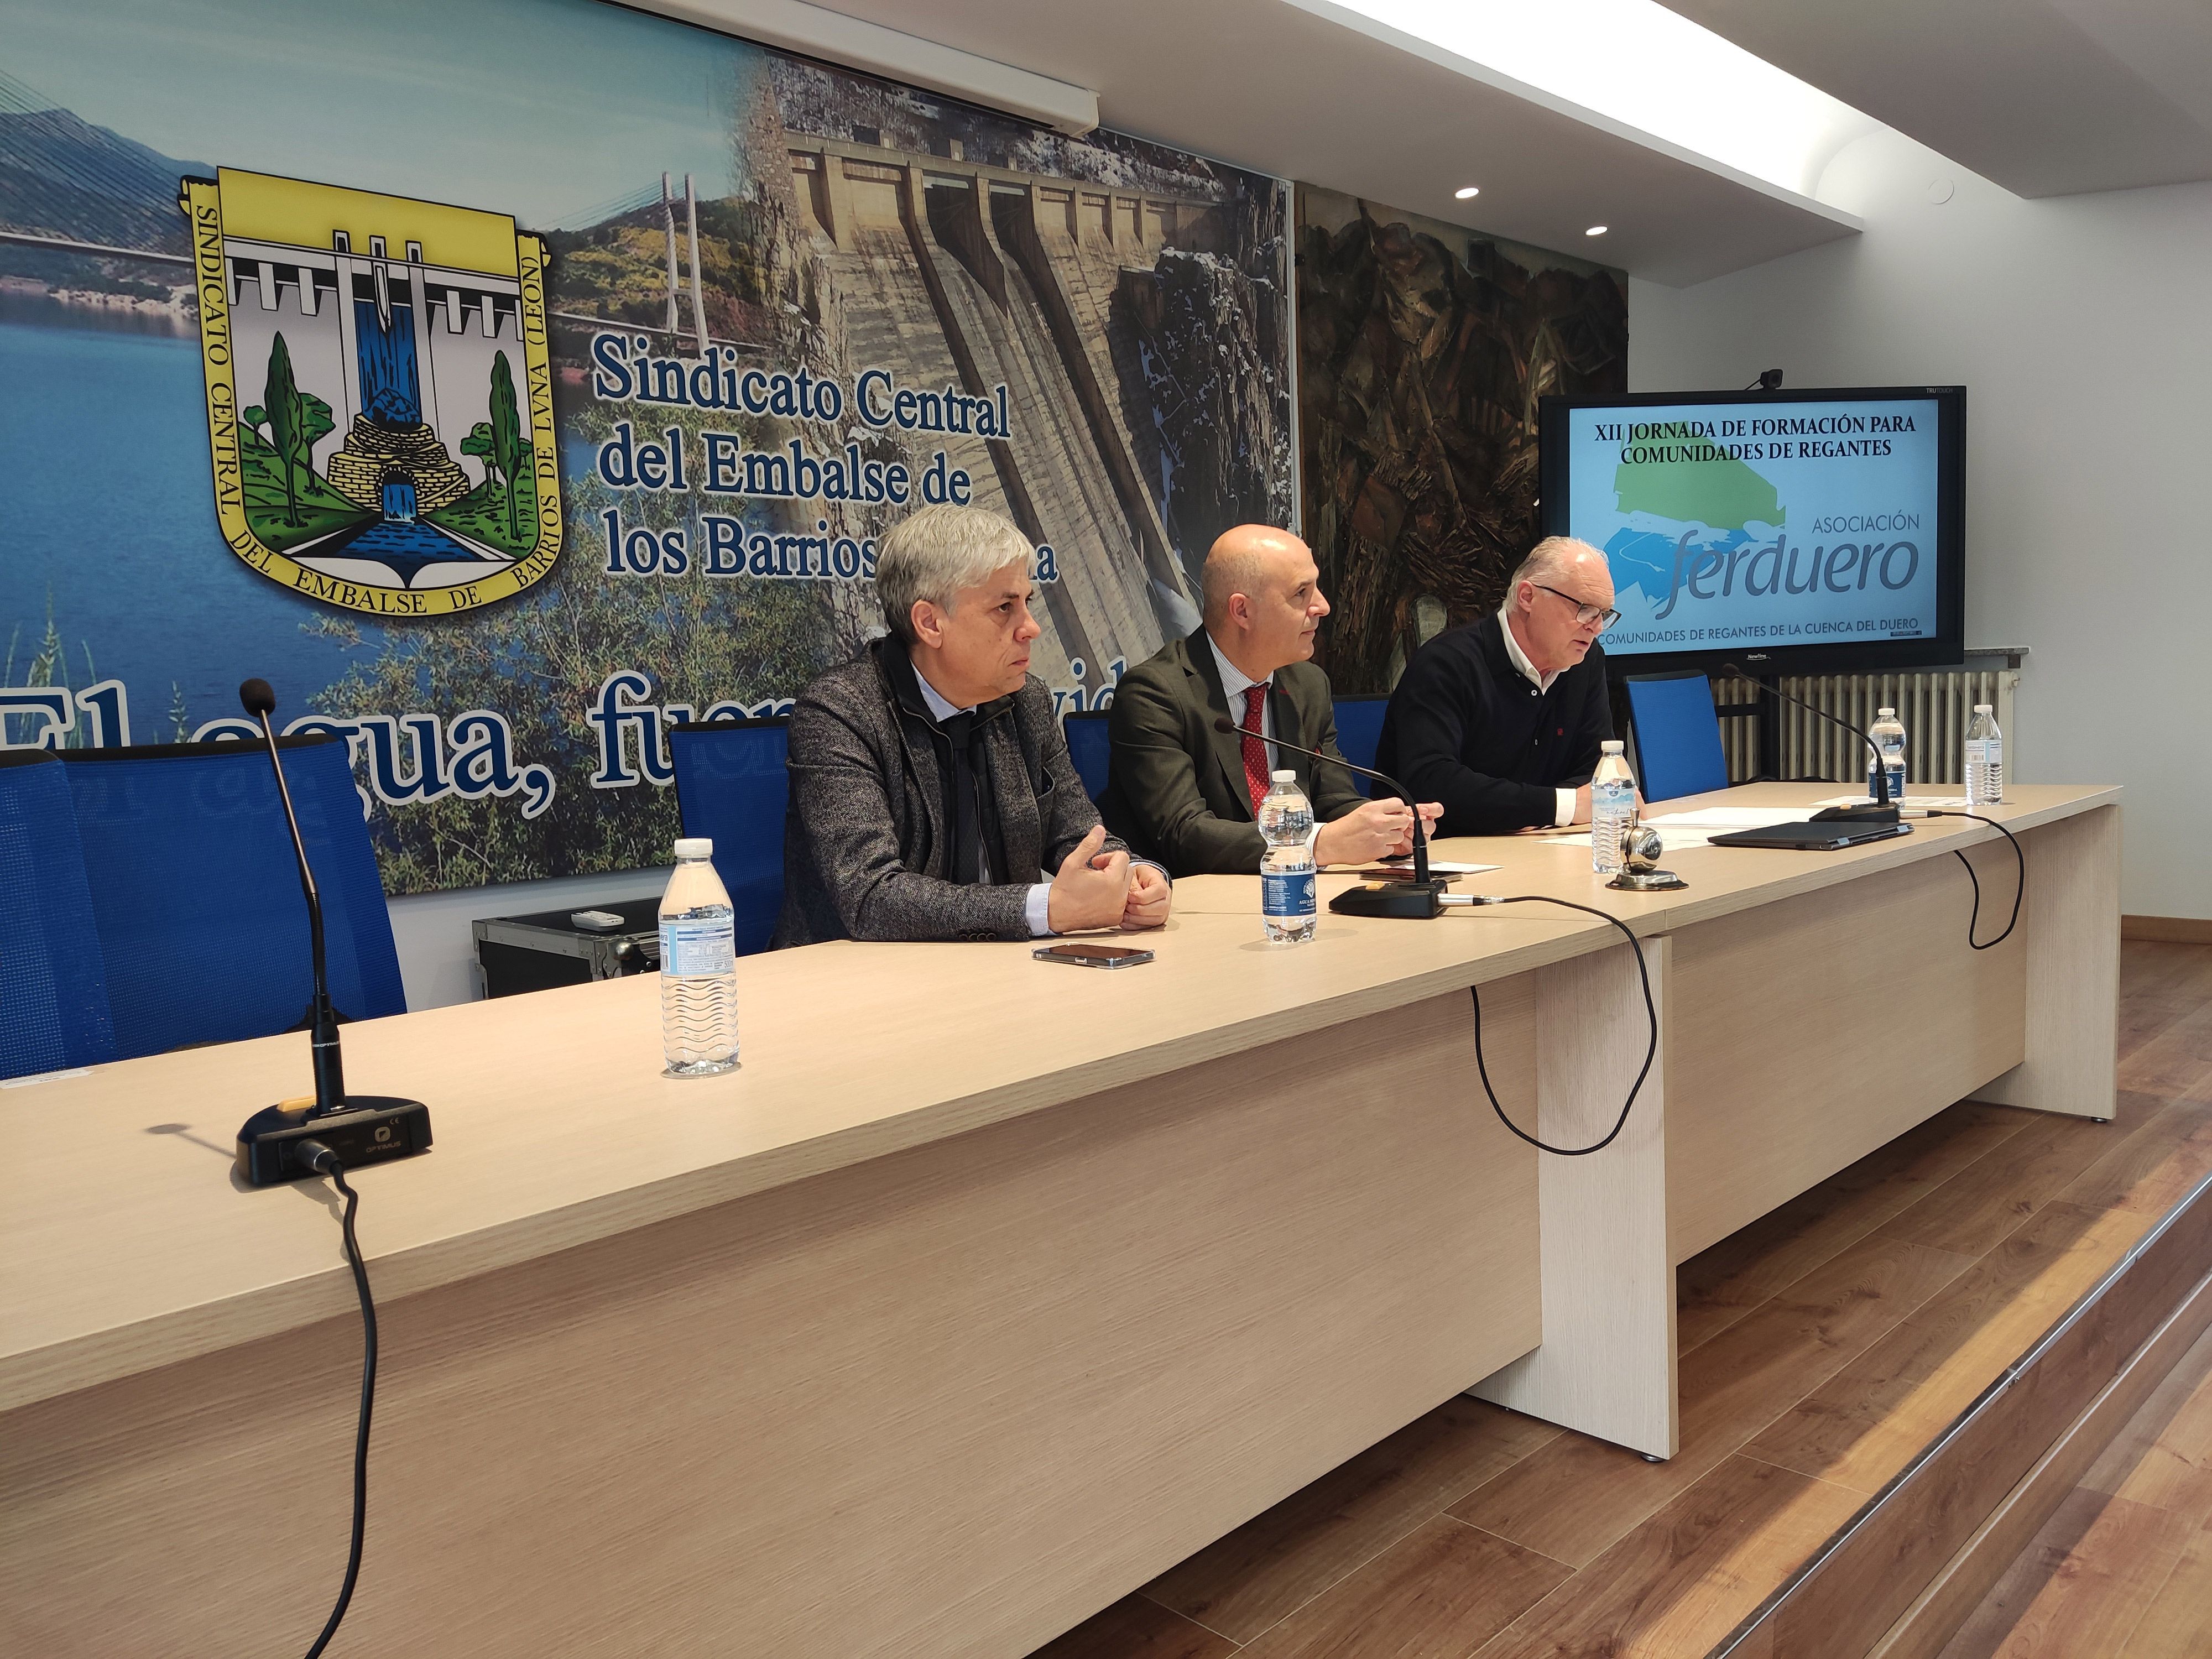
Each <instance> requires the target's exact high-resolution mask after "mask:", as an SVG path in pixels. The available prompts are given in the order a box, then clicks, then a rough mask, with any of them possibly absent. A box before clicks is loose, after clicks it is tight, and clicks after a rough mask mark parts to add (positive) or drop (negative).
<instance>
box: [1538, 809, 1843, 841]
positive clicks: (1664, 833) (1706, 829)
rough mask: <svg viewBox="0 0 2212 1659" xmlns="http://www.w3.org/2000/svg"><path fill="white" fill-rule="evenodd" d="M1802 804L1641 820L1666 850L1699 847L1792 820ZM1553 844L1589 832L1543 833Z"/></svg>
mask: <svg viewBox="0 0 2212 1659" xmlns="http://www.w3.org/2000/svg"><path fill="white" fill-rule="evenodd" d="M1810 810H1811V809H1810V808H1808V807H1803V806H1766V807H1754V806H1701V807H1699V808H1698V809H1697V810H1696V811H1690V812H1662V813H1659V814H1656V815H1655V816H1654V817H1648V818H1646V819H1644V823H1648V824H1650V826H1651V827H1652V828H1653V829H1656V830H1657V831H1658V832H1659V840H1660V843H1661V844H1662V846H1664V847H1665V848H1666V849H1667V850H1668V852H1670V853H1673V852H1679V851H1680V849H1682V848H1685V847H1703V846H1704V845H1705V843H1706V842H1709V841H1710V840H1711V839H1712V837H1713V836H1723V835H1726V834H1727V833H1728V832H1729V830H1731V829H1766V828H1768V827H1769V826H1770V825H1772V824H1777V823H1797V822H1799V821H1800V820H1801V819H1802V818H1803V817H1804V816H1805V814H1806V813H1807V812H1808V811H1810ZM1546 839H1547V840H1548V841H1550V842H1552V844H1553V846H1555V847H1587V846H1589V844H1590V838H1589V830H1587V829H1585V830H1583V832H1582V833H1581V834H1579V835H1574V836H1547V837H1546Z"/></svg>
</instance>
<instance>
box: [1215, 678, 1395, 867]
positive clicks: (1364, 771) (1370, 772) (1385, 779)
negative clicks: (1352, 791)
mask: <svg viewBox="0 0 2212 1659" xmlns="http://www.w3.org/2000/svg"><path fill="white" fill-rule="evenodd" d="M1213 729H1214V730H1215V731H1217V732H1226V733H1228V734H1229V735H1230V736H1231V737H1232V738H1260V741H1261V742H1262V743H1264V744H1271V745H1273V747H1275V748H1277V749H1287V750H1290V751H1291V753H1292V754H1294V755H1304V756H1305V757H1307V758H1308V759H1310V760H1317V761H1326V762H1327V763H1328V764H1329V765H1331V766H1341V767H1342V768H1343V769H1345V770H1346V771H1347V772H1357V773H1358V774H1359V775H1360V776H1361V777H1363V778H1372V779H1374V780H1375V781H1376V782H1377V783H1385V784H1388V785H1389V786H1390V787H1391V789H1392V790H1394V791H1395V793H1398V794H1399V795H1401V796H1403V797H1404V799H1405V802H1406V805H1408V806H1413V882H1414V884H1415V885H1417V886H1419V885H1422V884H1425V883H1426V882H1427V881H1428V879H1429V837H1428V832H1427V830H1426V829H1425V827H1424V826H1423V824H1422V823H1421V809H1420V808H1419V807H1418V806H1414V805H1413V791H1412V790H1410V789H1408V788H1407V787H1406V786H1405V785H1404V784H1402V783H1401V782H1399V781H1398V780H1397V779H1395V778H1394V777H1391V776H1389V775H1388V774H1387V773H1383V772H1378V771H1376V769H1374V768H1373V767H1371V766H1355V765H1354V764H1352V762H1350V761H1348V760H1346V759H1345V758H1344V757H1343V756H1341V755H1324V754H1323V753H1322V751H1321V750H1318V749H1304V748H1301V747H1300V746H1299V745H1298V744H1295V743H1285V742H1284V741H1283V740H1282V739H1281V738H1261V737H1260V734H1259V733H1258V732H1247V731H1246V730H1245V729H1244V728H1243V726H1239V725H1237V722H1236V721H1234V720H1231V719H1230V718H1229V717H1228V716H1227V715H1225V714H1217V715H1216V716H1214V720H1213Z"/></svg>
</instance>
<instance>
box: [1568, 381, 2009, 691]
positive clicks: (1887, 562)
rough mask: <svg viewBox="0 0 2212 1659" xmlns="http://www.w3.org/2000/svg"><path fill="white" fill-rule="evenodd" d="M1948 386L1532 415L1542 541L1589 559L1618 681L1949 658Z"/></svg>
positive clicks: (1952, 394) (1956, 457)
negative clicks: (1698, 670) (1600, 557)
mask: <svg viewBox="0 0 2212 1659" xmlns="http://www.w3.org/2000/svg"><path fill="white" fill-rule="evenodd" d="M1539 432H1540V441H1539V457H1540V460H1541V475H1542V507H1541V518H1542V522H1543V526H1544V532H1545V533H1546V534H1547V535H1560V536H1573V537H1577V538H1579V539H1581V540H1583V541H1586V542H1589V543H1590V544H1592V545H1594V546H1596V547H1599V548H1602V549H1603V550H1605V554H1606V557H1607V561H1608V562H1610V563H1611V565H1612V568H1613V589H1614V592H1615V593H1616V595H1617V596H1618V597H1617V598H1616V599H1615V600H1614V604H1615V605H1616V607H1617V608H1618V609H1619V610H1620V621H1618V622H1616V623H1613V627H1612V628H1611V629H1608V630H1607V633H1606V635H1605V636H1604V638H1603V639H1602V641H1601V644H1602V645H1603V646H1604V647H1605V653H1606V655H1607V658H1608V659H1611V660H1612V662H1613V671H1614V672H1615V673H1630V674H1633V673H1643V672H1650V671H1661V670H1667V669H1674V668H1695V667H1705V668H1711V667H1714V666H1717V665H1718V664H1719V663H1720V662H1721V661H1723V659H1734V660H1735V661H1737V662H1740V663H1741V664H1742V665H1744V666H1745V667H1746V668H1747V669H1749V670H1750V671H1752V672H1753V673H1755V674H1796V673H1818V672H1836V671H1879V670H1881V669H1886V668H1905V667H1914V666H1927V665H1935V664H1942V663H1956V662H1958V661H1960V659H1962V658H1963V656H1964V654H1965V620H1964V617H1963V615H1962V612H1963V611H1964V599H1965V592H1966V513H1965V502H1964V500H1963V496H1964V486H1965V474H1966V389H1965V388H1964V387H1963V386H1875V387H1863V386H1861V387H1849V388H1835V389H1831V390H1826V391H1809V392H1674V393H1652V392H1645V393H1638V394H1637V395H1635V396H1632V397H1620V398H1545V399H1543V400H1542V404H1541V411H1540V415H1539Z"/></svg>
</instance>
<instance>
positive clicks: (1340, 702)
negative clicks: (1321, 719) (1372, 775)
mask: <svg viewBox="0 0 2212 1659" xmlns="http://www.w3.org/2000/svg"><path fill="white" fill-rule="evenodd" d="M1389 707H1390V698H1389V694H1388V693H1384V692H1370V693H1364V694H1357V695H1353V696H1342V697H1339V698H1337V699H1336V748H1337V752H1338V753H1339V754H1340V755H1342V756H1343V757H1345V759H1346V760H1348V761H1350V762H1351V763H1352V764H1353V765H1354V766H1372V765H1374V764H1375V745H1376V744H1377V743H1378V742H1380V741H1381V740H1382V737H1383V714H1385V713H1386V712H1388V710H1389ZM1352 782H1353V783H1355V784H1356V785H1358V787H1359V792H1360V793H1362V794H1370V795H1371V794H1373V793H1375V792H1376V790H1378V789H1380V788H1381V787H1383V786H1382V785H1381V784H1379V783H1373V782H1370V781H1368V780H1367V779H1365V778H1361V777H1355V778H1353V779H1352Z"/></svg>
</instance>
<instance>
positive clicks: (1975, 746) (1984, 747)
mask: <svg viewBox="0 0 2212 1659" xmlns="http://www.w3.org/2000/svg"><path fill="white" fill-rule="evenodd" d="M1989 757H1990V741H1989V739H1988V738H1967V739H1966V764H1967V765H1969V766H1979V765H1980V764H1982V763H1984V761H1986V760H1988V759H1989Z"/></svg>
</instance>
